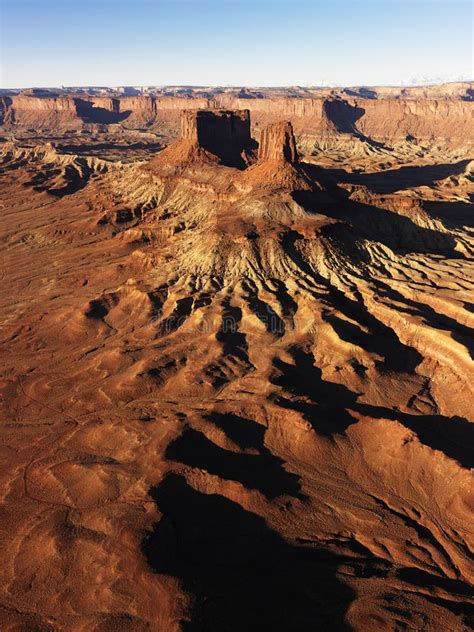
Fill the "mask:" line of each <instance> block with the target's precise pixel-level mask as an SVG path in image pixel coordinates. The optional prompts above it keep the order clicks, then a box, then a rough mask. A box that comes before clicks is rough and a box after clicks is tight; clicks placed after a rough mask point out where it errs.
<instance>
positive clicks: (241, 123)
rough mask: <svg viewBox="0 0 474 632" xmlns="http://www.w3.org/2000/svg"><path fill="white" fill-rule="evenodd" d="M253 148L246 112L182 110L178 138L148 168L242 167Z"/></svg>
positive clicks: (253, 143) (248, 118) (156, 169)
mask: <svg viewBox="0 0 474 632" xmlns="http://www.w3.org/2000/svg"><path fill="white" fill-rule="evenodd" d="M254 145H255V141H254V140H253V139H252V137H251V136H250V113H249V111H248V110H234V111H232V110H183V111H182V112H181V138H180V139H179V140H177V141H176V142H174V143H172V144H171V145H169V146H168V147H167V148H166V149H164V150H163V151H162V152H160V153H159V154H158V156H157V157H156V158H155V159H154V160H152V161H151V163H150V166H151V167H152V169H153V170H154V171H156V172H160V173H163V169H164V170H165V171H166V172H169V169H170V168H171V169H172V170H174V169H175V168H178V169H182V168H184V167H185V166H186V165H187V164H190V163H195V162H201V163H204V162H217V163H220V164H222V165H226V166H228V167H237V168H243V167H245V166H246V164H248V162H249V160H250V157H251V154H252V151H253V147H254Z"/></svg>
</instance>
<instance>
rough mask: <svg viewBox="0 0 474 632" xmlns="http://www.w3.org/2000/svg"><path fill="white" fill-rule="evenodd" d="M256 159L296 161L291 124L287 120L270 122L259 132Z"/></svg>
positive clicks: (296, 155)
mask: <svg viewBox="0 0 474 632" xmlns="http://www.w3.org/2000/svg"><path fill="white" fill-rule="evenodd" d="M258 160H259V161H262V160H280V161H283V162H292V163H295V162H298V152H297V149H296V141H295V136H294V134H293V126H292V125H291V123H290V122H289V121H280V122H278V123H271V124H270V125H267V126H266V127H264V128H263V130H262V132H261V134H260V144H259V147H258Z"/></svg>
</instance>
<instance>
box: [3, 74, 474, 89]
mask: <svg viewBox="0 0 474 632" xmlns="http://www.w3.org/2000/svg"><path fill="white" fill-rule="evenodd" d="M456 83H474V77H473V78H471V79H452V80H447V81H428V82H427V83H377V84H369V83H353V84H343V83H334V84H329V83H328V84H325V85H318V84H296V83H293V84H271V85H263V84H255V85H253V84H232V85H230V84H192V83H164V84H158V83H157V84H154V83H147V84H131V83H123V84H109V85H107V84H95V85H94V84H71V85H24V86H0V90H55V89H57V90H64V89H71V88H96V89H101V88H105V89H117V88H135V89H139V88H161V89H163V88H192V89H196V88H224V89H227V90H233V89H244V88H249V89H253V90H255V89H258V88H266V89H278V88H287V89H288V88H299V89H303V90H304V89H306V90H314V89H319V90H323V89H327V88H428V87H432V86H442V85H448V84H456Z"/></svg>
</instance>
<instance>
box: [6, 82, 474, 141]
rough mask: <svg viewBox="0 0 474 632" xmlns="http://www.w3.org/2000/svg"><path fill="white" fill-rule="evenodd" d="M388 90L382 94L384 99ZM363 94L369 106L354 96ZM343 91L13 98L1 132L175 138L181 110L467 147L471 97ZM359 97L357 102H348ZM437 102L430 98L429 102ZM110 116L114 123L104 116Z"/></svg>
mask: <svg viewBox="0 0 474 632" xmlns="http://www.w3.org/2000/svg"><path fill="white" fill-rule="evenodd" d="M384 90H385V91H384ZM361 94H364V95H366V98H364V97H362V96H358V95H361ZM371 94H372V93H371V92H370V91H367V90H365V91H362V90H360V91H359V92H358V93H357V92H356V91H355V90H349V89H347V90H346V91H345V92H344V91H340V93H338V94H336V93H333V94H331V93H324V95H322V96H318V97H312V96H311V97H309V96H308V97H305V96H297V97H274V96H266V95H264V94H263V95H261V96H259V97H257V98H239V97H238V96H234V95H232V94H215V95H214V96H213V97H212V98H204V97H193V96H188V97H181V96H179V97H178V96H162V97H160V96H157V97H155V96H134V97H117V98H110V97H88V96H81V97H75V96H67V97H66V96H65V97H63V96H61V97H38V96H26V95H14V96H12V97H8V98H7V97H4V98H3V99H2V103H1V104H0V124H3V125H7V126H16V127H18V128H25V127H26V128H28V127H35V128H43V129H51V128H55V127H59V128H61V127H63V128H64V127H66V128H69V127H73V128H80V127H82V126H83V125H84V124H90V123H101V124H108V123H120V124H121V125H123V126H124V127H127V128H129V129H142V128H144V127H149V128H152V129H162V128H164V129H165V131H166V132H168V131H170V132H171V133H172V134H176V132H177V131H178V129H179V117H180V112H181V110H183V109H188V110H205V109H227V110H233V111H234V110H242V109H245V110H249V111H250V113H251V115H252V120H253V124H254V126H255V127H256V128H260V127H261V126H263V125H265V124H267V123H271V122H276V121H280V120H281V119H290V120H291V122H292V124H293V126H294V129H295V133H296V134H297V135H300V134H303V133H304V134H305V135H306V136H307V137H309V138H310V140H311V139H316V137H317V138H318V139H321V138H324V139H329V140H331V139H335V138H339V137H340V136H341V134H351V135H352V136H355V137H359V138H362V139H363V140H366V139H369V140H373V141H376V142H380V143H385V144H389V145H390V144H392V145H393V144H394V143H397V142H403V141H405V140H406V138H407V137H409V138H412V137H413V138H415V139H417V140H419V141H427V140H432V139H434V138H436V139H438V140H439V141H440V142H443V143H446V144H449V145H453V146H467V145H469V144H472V140H471V139H472V137H473V130H474V106H473V104H474V102H473V101H472V100H469V97H468V96H449V95H447V96H446V97H443V96H442V94H443V93H442V92H440V91H439V90H438V91H434V92H432V91H430V89H427V88H425V89H423V90H421V89H420V92H419V94H420V96H416V95H418V92H413V91H411V92H407V94H406V95H405V94H404V93H403V91H400V90H399V89H397V90H396V91H395V92H393V90H392V91H390V89H378V91H377V92H373V95H375V96H370V95H371ZM353 95H356V96H353ZM431 95H434V96H431ZM106 113H110V114H111V116H107V114H106Z"/></svg>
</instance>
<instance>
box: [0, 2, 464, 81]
mask: <svg viewBox="0 0 474 632" xmlns="http://www.w3.org/2000/svg"><path fill="white" fill-rule="evenodd" d="M472 13H473V10H472V3H471V2H470V1H469V0H349V1H348V0H0V20H1V42H0V52H1V57H0V85H1V87H24V86H59V85H111V86H113V85H170V84H193V85H249V86H256V85H261V86H268V85H320V84H324V85H327V84H329V85H381V84H386V85H387V84H400V83H409V82H412V81H415V82H421V81H422V80H423V79H429V80H435V81H442V80H454V79H457V78H461V77H462V78H471V77H472V74H473V52H472V51H473V22H472V20H473V15H472Z"/></svg>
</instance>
